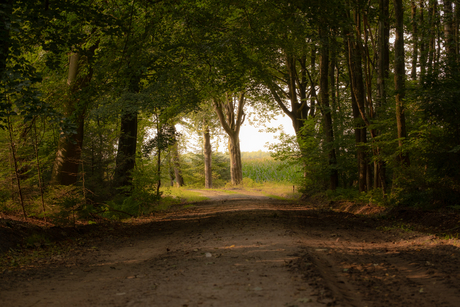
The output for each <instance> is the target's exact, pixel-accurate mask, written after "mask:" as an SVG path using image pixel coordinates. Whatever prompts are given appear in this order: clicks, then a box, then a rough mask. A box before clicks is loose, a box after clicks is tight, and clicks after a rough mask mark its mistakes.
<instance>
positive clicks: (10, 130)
mask: <svg viewBox="0 0 460 307" xmlns="http://www.w3.org/2000/svg"><path fill="white" fill-rule="evenodd" d="M7 124H8V133H9V138H10V148H11V156H12V158H13V165H14V174H15V178H16V185H17V187H18V195H19V203H20V205H21V207H22V213H23V216H24V220H27V214H26V207H25V204H24V197H23V195H22V189H21V179H20V178H19V171H18V160H17V157H16V146H15V142H14V138H13V125H12V124H11V121H10V116H7Z"/></svg>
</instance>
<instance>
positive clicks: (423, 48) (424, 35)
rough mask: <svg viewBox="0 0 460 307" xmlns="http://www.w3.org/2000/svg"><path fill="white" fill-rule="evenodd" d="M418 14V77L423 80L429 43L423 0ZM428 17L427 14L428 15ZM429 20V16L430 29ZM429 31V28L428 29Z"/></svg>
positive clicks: (429, 20)
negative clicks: (419, 26)
mask: <svg viewBox="0 0 460 307" xmlns="http://www.w3.org/2000/svg"><path fill="white" fill-rule="evenodd" d="M419 3H420V16H419V24H420V25H421V29H420V33H419V38H420V39H419V42H420V79H421V80H422V81H423V78H424V77H425V75H426V65H427V63H426V61H427V59H428V53H427V52H428V43H429V37H428V36H429V35H428V33H429V31H427V28H425V26H424V24H425V23H424V18H425V0H420V2H419ZM428 17H429V16H428ZM430 22H431V18H430V17H429V19H428V29H430ZM430 31H431V30H430Z"/></svg>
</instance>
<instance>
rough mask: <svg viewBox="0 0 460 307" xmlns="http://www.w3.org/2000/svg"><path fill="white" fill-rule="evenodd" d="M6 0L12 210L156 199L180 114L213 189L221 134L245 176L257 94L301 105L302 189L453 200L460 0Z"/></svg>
mask: <svg viewBox="0 0 460 307" xmlns="http://www.w3.org/2000/svg"><path fill="white" fill-rule="evenodd" d="M0 5H1V7H0V15H1V20H2V21H1V22H0V42H1V49H0V78H1V79H0V82H1V87H0V119H1V127H2V131H1V132H0V135H1V137H0V142H1V143H2V145H3V146H2V149H1V152H0V159H1V161H3V168H2V170H1V172H2V174H3V176H2V177H3V179H2V181H3V184H2V186H3V188H1V195H0V197H1V198H2V201H3V203H4V205H3V206H4V209H5V208H6V207H7V206H9V205H5V204H13V203H17V204H20V207H21V208H22V211H23V214H24V216H26V215H27V213H26V211H27V210H26V207H27V206H32V205H31V204H34V205H33V206H35V207H37V208H42V209H43V211H46V210H45V209H46V208H45V207H46V203H48V206H51V205H50V204H54V203H56V204H59V205H60V206H61V207H65V208H67V209H68V210H67V211H66V212H72V214H74V213H75V212H76V211H78V212H80V213H81V212H83V211H85V210H86V211H88V212H94V211H98V210H100V209H101V208H102V207H104V206H108V205H107V203H108V202H107V200H110V201H111V203H112V209H114V207H115V205H114V204H116V203H117V202H121V203H127V202H128V203H131V204H138V203H139V202H143V203H146V204H147V203H155V201H157V200H158V199H159V196H160V187H161V184H162V182H161V172H162V167H166V168H169V169H170V170H171V171H170V174H171V176H170V177H171V179H172V181H174V182H176V183H177V184H179V185H182V184H184V182H183V178H182V176H181V158H180V147H181V146H180V143H181V142H186V140H185V139H184V137H183V136H181V134H180V133H178V132H177V131H176V125H178V124H183V125H186V126H188V127H189V128H190V129H192V130H193V131H195V132H197V133H200V134H201V139H202V146H201V147H202V149H201V150H202V153H203V165H204V170H203V172H204V175H205V176H204V180H205V181H204V184H205V186H206V187H207V188H209V187H212V178H213V172H212V155H213V154H212V146H211V137H212V134H213V133H217V132H218V131H223V132H224V133H225V134H226V135H227V137H228V152H229V155H230V161H229V169H230V173H231V182H232V184H235V185H236V184H239V183H240V182H241V181H242V179H243V178H242V165H241V152H240V148H239V138H240V136H239V131H240V127H241V125H242V124H243V123H244V122H245V120H247V118H246V117H247V116H249V114H247V107H248V106H251V107H252V108H253V109H254V110H256V117H257V118H258V119H259V120H261V121H263V120H265V119H268V118H270V116H272V115H273V114H276V112H283V113H284V114H286V115H287V116H288V117H289V118H290V119H291V121H292V125H293V127H294V130H295V136H294V137H288V136H286V135H282V136H281V138H282V141H283V142H282V143H281V144H279V145H273V146H272V149H273V151H274V153H273V154H274V156H275V157H277V158H279V159H282V160H285V159H288V160H290V161H292V163H297V164H300V165H302V170H303V181H302V183H301V185H302V187H303V191H304V194H305V195H313V194H315V193H318V192H321V191H324V190H327V189H330V190H337V189H356V190H357V191H359V192H362V193H370V194H372V195H373V197H379V198H381V199H383V200H384V201H393V202H412V203H414V204H425V203H429V204H438V205H443V206H451V205H455V204H456V199H458V193H459V188H460V176H459V172H458V166H459V161H460V159H459V158H460V157H459V150H460V129H459V122H458V120H457V118H458V116H457V114H458V112H459V111H458V110H459V108H458V105H459V104H458V97H459V95H458V89H459V86H458V85H459V81H460V79H459V76H458V64H459V60H458V57H459V32H458V29H459V6H458V2H457V1H451V0H443V1H437V0H428V1H425V0H423V1H414V0H412V1H408V0H404V1H403V0H393V1H392V2H390V1H389V0H378V1H377V0H370V1H363V0H352V1H348V0H327V1H296V0H293V1H272V0H266V1H262V0H250V1H245V2H244V3H243V2H242V3H240V2H238V1H232V0H224V1H215V0H202V1H176V0H165V1H157V2H152V1H145V0H132V1H129V2H127V1H119V0H118V1H117V0H114V1H99V0H98V1H89V0H68V1H52V0H46V1H34V0H23V1H16V0H8V1H5V2H3V3H2V4H0ZM173 178H174V179H173ZM151 191H155V193H151ZM64 200H65V201H64ZM69 208H70V209H69ZM104 208H105V209H107V208H106V207H104ZM105 209H104V210H105ZM109 209H110V208H109ZM101 210H102V209H101ZM114 210H115V209H114ZM58 211H59V210H58ZM140 211H142V210H140ZM69 214H70V213H69Z"/></svg>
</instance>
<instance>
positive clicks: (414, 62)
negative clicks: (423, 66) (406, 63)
mask: <svg viewBox="0 0 460 307" xmlns="http://www.w3.org/2000/svg"><path fill="white" fill-rule="evenodd" d="M411 13H412V16H411V17H412V67H411V73H410V75H411V78H412V80H417V58H418V31H417V19H418V18H417V5H416V4H415V0H411Z"/></svg>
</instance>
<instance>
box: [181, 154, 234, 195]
mask: <svg viewBox="0 0 460 307" xmlns="http://www.w3.org/2000/svg"><path fill="white" fill-rule="evenodd" d="M182 159H183V160H182V161H183V162H182V167H183V170H182V172H183V176H184V180H185V182H186V184H187V185H188V186H191V187H203V186H204V155H203V154H202V153H188V154H186V155H183V156H182ZM229 161H230V158H229V157H228V156H227V155H224V154H222V153H220V152H217V153H216V152H213V153H212V165H211V167H212V185H213V187H222V186H224V185H225V184H226V183H227V182H228V181H229V180H230V166H229V163H230V162H229Z"/></svg>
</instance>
